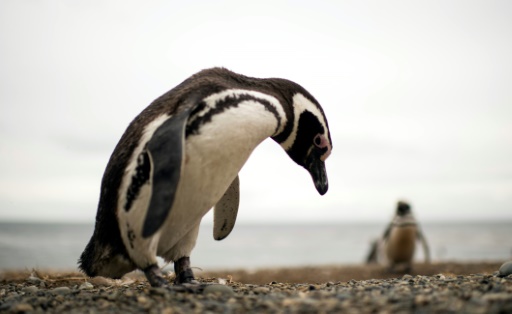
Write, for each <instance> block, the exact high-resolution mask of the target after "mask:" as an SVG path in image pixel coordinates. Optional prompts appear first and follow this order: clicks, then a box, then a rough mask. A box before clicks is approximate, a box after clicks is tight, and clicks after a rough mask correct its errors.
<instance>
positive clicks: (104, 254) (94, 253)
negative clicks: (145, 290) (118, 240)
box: [78, 235, 137, 279]
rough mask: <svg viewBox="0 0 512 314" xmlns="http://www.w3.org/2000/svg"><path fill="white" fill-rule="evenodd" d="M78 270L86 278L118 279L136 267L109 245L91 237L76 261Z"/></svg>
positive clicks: (124, 255)
mask: <svg viewBox="0 0 512 314" xmlns="http://www.w3.org/2000/svg"><path fill="white" fill-rule="evenodd" d="M78 268H79V269H80V270H81V271H83V272H84V273H85V274H86V275H87V276H90V277H95V276H103V277H109V278H114V279H118V278H121V277H122V276H123V275H124V274H126V273H129V272H131V271H133V270H135V269H136V268H137V267H136V266H135V265H134V264H133V262H132V261H131V260H130V259H129V258H128V256H126V254H122V253H121V252H116V250H115V249H114V248H113V247H112V246H111V245H109V244H103V243H100V242H98V241H97V239H96V238H95V236H94V235H93V236H92V238H91V240H90V241H89V243H88V244H87V246H86V247H85V250H84V251H83V253H82V255H80V258H79V260H78Z"/></svg>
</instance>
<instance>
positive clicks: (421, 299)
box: [414, 294, 430, 305]
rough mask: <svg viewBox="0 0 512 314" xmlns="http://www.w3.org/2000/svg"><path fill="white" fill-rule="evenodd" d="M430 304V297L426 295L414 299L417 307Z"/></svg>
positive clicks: (419, 295)
mask: <svg viewBox="0 0 512 314" xmlns="http://www.w3.org/2000/svg"><path fill="white" fill-rule="evenodd" d="M429 302H430V296H428V295H424V294H418V295H417V296H416V297H414V304H416V305H425V304H428V303H429Z"/></svg>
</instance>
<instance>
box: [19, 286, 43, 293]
mask: <svg viewBox="0 0 512 314" xmlns="http://www.w3.org/2000/svg"><path fill="white" fill-rule="evenodd" d="M22 291H23V292H25V293H36V292H37V291H39V288H37V287H36V286H28V287H25V288H23V290H22Z"/></svg>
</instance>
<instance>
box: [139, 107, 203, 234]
mask: <svg viewBox="0 0 512 314" xmlns="http://www.w3.org/2000/svg"><path fill="white" fill-rule="evenodd" d="M192 109H193V106H187V108H186V109H185V110H183V111H181V112H179V113H177V114H175V115H173V116H171V117H170V118H169V119H167V120H166V121H165V122H164V123H162V125H160V126H159V127H158V128H157V129H156V131H155V133H154V134H153V136H152V137H151V139H150V140H149V141H148V144H147V148H146V150H147V153H148V156H149V159H150V163H151V181H152V184H151V199H150V201H149V207H148V210H147V213H146V218H145V220H144V225H143V228H142V236H143V237H144V238H147V237H150V236H152V235H153V234H154V233H155V232H156V231H158V229H160V227H161V226H162V224H163V223H164V221H165V219H166V218H167V216H168V215H169V211H170V210H171V208H172V205H173V203H174V197H175V194H176V190H177V188H178V183H179V181H180V177H181V172H182V169H183V166H182V165H183V161H184V158H183V155H184V153H185V145H184V144H185V127H186V125H187V120H188V117H189V115H190V112H191V111H192Z"/></svg>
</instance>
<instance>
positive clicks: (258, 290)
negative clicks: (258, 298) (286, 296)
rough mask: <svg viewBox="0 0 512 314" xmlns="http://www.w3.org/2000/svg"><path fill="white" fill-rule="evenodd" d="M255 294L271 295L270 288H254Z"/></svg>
mask: <svg viewBox="0 0 512 314" xmlns="http://www.w3.org/2000/svg"><path fill="white" fill-rule="evenodd" d="M253 291H254V293H257V294H265V293H269V292H270V288H267V287H257V288H254V290H253Z"/></svg>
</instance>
